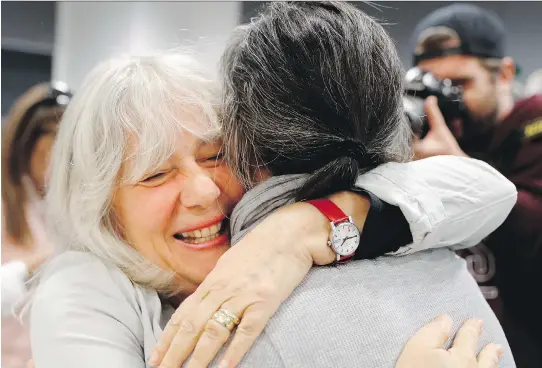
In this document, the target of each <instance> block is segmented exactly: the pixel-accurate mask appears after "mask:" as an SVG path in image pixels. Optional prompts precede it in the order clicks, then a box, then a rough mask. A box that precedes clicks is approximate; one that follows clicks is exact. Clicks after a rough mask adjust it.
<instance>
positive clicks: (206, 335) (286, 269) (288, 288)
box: [155, 157, 516, 367]
mask: <svg viewBox="0 0 542 368" xmlns="http://www.w3.org/2000/svg"><path fill="white" fill-rule="evenodd" d="M357 184H358V187H360V188H364V189H366V190H368V191H370V192H372V193H373V194H374V195H376V196H377V197H380V198H382V200H384V201H385V202H386V203H387V204H386V203H384V205H383V208H387V210H381V211H378V213H376V217H372V215H371V214H370V215H369V217H367V213H368V211H369V201H368V199H367V197H366V196H364V195H357V194H353V193H346V192H343V193H337V194H334V195H332V196H330V197H329V198H330V199H331V200H332V201H334V202H335V203H336V204H337V205H338V206H339V207H340V208H341V209H342V210H343V211H344V212H345V213H347V214H350V215H352V218H353V220H354V222H355V223H356V225H357V226H358V228H360V230H361V231H362V243H361V244H360V247H359V248H358V249H360V248H361V249H365V247H367V246H370V244H366V242H365V240H366V239H367V234H372V235H371V236H370V237H368V238H369V239H370V238H378V233H379V232H380V233H381V234H382V235H383V236H382V237H383V238H386V237H388V236H389V234H390V233H394V234H395V235H392V236H391V237H389V242H388V243H381V245H382V248H381V249H372V248H370V249H371V252H373V253H372V254H373V255H380V254H384V253H385V252H382V250H383V249H388V251H389V249H390V248H389V247H390V246H391V247H397V245H396V244H394V243H393V241H394V239H395V237H398V238H402V239H408V237H405V236H404V234H402V232H401V231H397V227H396V226H393V225H390V224H389V223H386V217H385V216H384V214H386V213H389V211H397V209H394V208H393V206H397V208H399V209H400V211H401V212H402V214H403V215H404V217H405V219H406V220H407V222H408V224H409V227H410V230H411V231H412V238H413V242H412V244H410V246H409V247H408V248H407V249H406V251H405V253H412V252H414V251H419V250H422V249H427V248H431V247H444V246H459V247H461V246H470V245H473V244H475V243H476V242H478V241H479V240H481V239H483V238H484V237H485V236H487V235H488V234H489V233H491V232H492V231H493V230H495V229H496V228H497V227H498V226H499V225H500V223H502V221H504V219H505V218H506V216H507V214H508V213H509V212H510V210H511V208H512V206H513V204H514V202H515V198H516V191H515V187H514V186H513V185H512V184H511V183H510V182H509V181H508V180H507V179H506V178H504V177H503V176H502V175H501V174H499V173H498V172H497V171H496V170H494V169H493V168H491V167H490V166H489V165H487V164H485V163H483V162H481V161H476V160H472V159H463V158H457V157H434V158H430V159H426V160H421V161H417V162H411V163H405V164H398V163H393V164H386V165H382V166H381V167H379V168H377V169H375V170H373V171H371V172H370V173H367V174H365V175H362V176H361V177H360V179H359V180H358V183H357ZM369 213H370V211H369ZM378 217H380V220H379V221H376V220H375V218H376V219H378ZM395 218H396V220H395V221H396V223H398V222H399V223H400V217H399V216H395ZM371 224H377V225H378V224H380V225H381V226H382V228H377V227H375V226H376V225H375V226H370V227H367V226H368V225H371ZM330 230H331V229H330V223H329V220H327V218H326V217H324V216H323V215H322V214H321V213H320V212H319V211H318V210H317V209H316V208H315V207H313V206H312V205H309V204H307V203H295V204H292V205H290V206H286V207H284V208H281V209H280V210H278V211H276V212H274V213H273V214H271V215H270V216H269V217H267V218H266V219H265V220H264V221H263V222H262V223H260V224H259V225H258V226H256V228H254V229H253V230H252V231H251V232H249V233H248V234H247V235H246V236H245V237H243V238H242V239H241V241H240V242H239V243H238V244H237V245H236V246H235V247H233V248H232V249H230V250H229V251H228V252H226V254H224V255H223V256H222V258H221V259H220V261H219V262H218V264H217V266H216V267H215V269H214V270H213V271H212V272H211V273H210V274H209V275H208V277H207V278H206V279H205V281H204V282H203V284H202V285H200V287H199V288H198V289H197V291H196V292H195V293H194V294H193V295H192V296H190V297H189V298H188V299H187V300H185V302H183V304H182V305H181V306H180V307H179V308H178V309H177V311H176V313H175V317H174V318H173V319H172V321H171V323H170V324H168V327H167V328H166V330H165V331H164V334H163V335H162V336H161V338H160V340H159V341H158V343H157V346H156V349H155V352H156V363H159V362H162V363H163V365H162V367H175V366H179V365H180V364H182V362H184V361H185V360H186V359H187V358H188V356H189V355H190V354H191V353H192V358H191V359H192V360H193V364H194V365H190V363H189V365H188V367H191V366H204V365H206V364H208V363H209V362H210V361H211V360H212V359H213V358H214V356H215V355H216V354H217V352H218V351H219V349H220V347H221V346H222V345H223V344H224V343H225V342H226V340H227V339H228V338H229V332H228V331H227V330H224V329H223V328H221V327H220V326H218V327H217V326H216V325H215V324H213V323H211V324H209V322H208V321H209V319H210V318H211V317H212V316H213V314H214V312H216V311H217V310H218V309H220V308H225V309H227V310H229V311H231V312H233V313H235V314H236V315H238V316H239V317H242V319H241V324H240V325H239V326H238V328H237V330H236V333H235V336H234V337H233V340H232V342H231V344H230V345H229V347H228V350H227V351H226V355H225V357H224V358H223V359H224V361H226V362H229V363H231V364H232V366H233V365H235V364H236V363H237V362H238V361H239V360H240V359H241V357H242V356H243V355H244V354H245V353H246V351H248V349H249V348H250V346H251V345H252V344H253V342H254V341H255V339H256V338H257V337H258V335H259V334H260V333H261V331H262V330H263V328H264V327H265V324H266V323H267V321H268V320H269V318H271V316H272V315H273V313H274V312H275V311H276V310H277V308H278V307H279V305H280V304H281V303H282V302H283V301H284V299H286V298H287V297H288V296H289V295H290V294H291V292H292V291H293V290H294V288H295V287H297V285H298V284H299V283H301V281H302V280H303V278H304V277H305V275H306V274H307V272H308V271H309V269H310V267H311V266H312V264H313V263H315V264H320V265H325V264H329V263H331V262H333V260H334V259H335V256H334V254H333V252H332V251H331V250H330V248H329V247H328V246H327V245H326V243H327V240H328V238H329V233H330ZM405 245H406V244H405ZM379 251H381V253H380V254H378V252H379ZM401 251H404V249H400V252H401ZM397 253H399V252H397ZM397 253H396V254H397ZM182 325H184V326H185V327H184V328H180V326H182ZM204 329H205V331H203V330H204ZM202 332H203V333H202ZM200 334H201V336H200ZM196 344H197V345H196ZM196 362H197V363H198V364H196Z"/></svg>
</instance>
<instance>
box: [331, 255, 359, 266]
mask: <svg viewBox="0 0 542 368" xmlns="http://www.w3.org/2000/svg"><path fill="white" fill-rule="evenodd" d="M354 255H355V253H352V254H350V255H347V256H341V257H340V259H339V260H338V261H336V262H335V263H336V264H347V263H349V262H350V261H352V260H353V259H354Z"/></svg>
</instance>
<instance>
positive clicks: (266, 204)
mask: <svg viewBox="0 0 542 368" xmlns="http://www.w3.org/2000/svg"><path fill="white" fill-rule="evenodd" d="M307 177H308V175H307V174H295V175H280V176H272V177H271V178H269V179H267V180H266V181H264V182H263V183H260V184H258V185H257V186H255V187H254V188H252V189H251V190H249V191H248V192H247V193H246V194H245V195H244V196H243V198H242V199H241V201H240V202H239V203H238V204H237V206H235V208H234V210H233V213H232V215H231V223H230V231H231V244H232V245H235V244H236V243H237V242H238V241H239V240H241V238H242V237H243V236H245V234H247V233H248V232H249V231H250V230H252V229H253V228H254V227H255V226H256V225H258V224H259V223H260V222H262V221H263V220H264V219H265V218H266V217H267V216H268V215H269V214H271V212H273V211H275V210H277V209H279V208H281V207H283V206H286V205H287V204H290V203H293V202H294V197H295V192H296V191H297V190H298V189H299V188H301V186H302V185H303V183H304V182H305V180H306V179H307Z"/></svg>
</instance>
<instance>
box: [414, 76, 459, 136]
mask: <svg viewBox="0 0 542 368" xmlns="http://www.w3.org/2000/svg"><path fill="white" fill-rule="evenodd" d="M429 96H436V97H437V100H438V106H439V108H440V111H441V112H442V115H443V116H444V120H445V121H446V123H447V124H449V123H450V122H451V121H453V120H454V119H462V120H463V121H465V120H466V118H467V116H468V112H467V107H466V106H465V104H464V103H463V93H462V89H461V87H458V86H454V85H453V84H452V81H450V80H449V79H444V80H440V79H438V78H437V77H435V76H434V75H433V74H431V73H429V72H425V71H423V70H421V69H420V68H418V67H414V68H412V69H410V70H409V71H408V72H407V73H406V75H405V96H404V97H403V106H404V109H405V113H406V116H407V118H408V120H409V121H410V124H411V126H412V130H413V131H414V134H416V135H417V136H418V137H420V138H423V137H425V135H426V134H427V132H428V131H429V124H428V122H427V117H426V114H425V108H424V100H425V99H426V98H427V97H429Z"/></svg>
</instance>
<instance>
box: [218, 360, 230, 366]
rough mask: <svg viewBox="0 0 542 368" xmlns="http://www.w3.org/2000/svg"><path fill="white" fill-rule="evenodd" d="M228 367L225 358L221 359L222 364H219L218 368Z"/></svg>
mask: <svg viewBox="0 0 542 368" xmlns="http://www.w3.org/2000/svg"><path fill="white" fill-rule="evenodd" d="M228 367H229V364H228V362H227V361H225V360H223V361H221V362H220V364H219V365H218V368H228Z"/></svg>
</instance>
